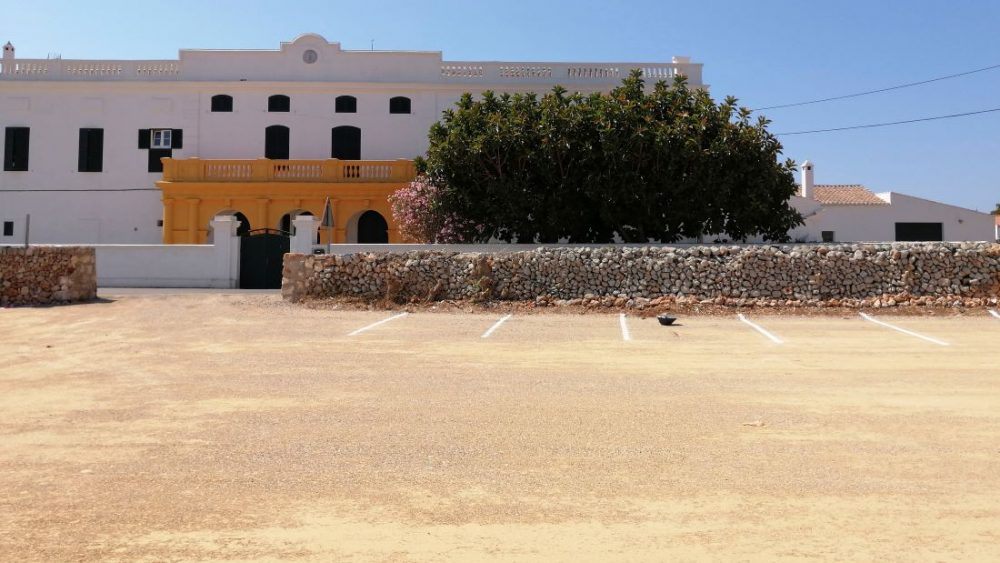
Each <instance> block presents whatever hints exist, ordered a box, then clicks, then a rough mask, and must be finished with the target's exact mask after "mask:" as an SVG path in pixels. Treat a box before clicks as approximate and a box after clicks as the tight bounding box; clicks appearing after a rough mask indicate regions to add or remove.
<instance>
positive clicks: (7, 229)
mask: <svg viewBox="0 0 1000 563" xmlns="http://www.w3.org/2000/svg"><path fill="white" fill-rule="evenodd" d="M3 236H5V237H12V236H14V222H13V221H4V222H3Z"/></svg>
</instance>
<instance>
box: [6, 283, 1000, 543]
mask: <svg viewBox="0 0 1000 563" xmlns="http://www.w3.org/2000/svg"><path fill="white" fill-rule="evenodd" d="M395 314H396V313H393V312H384V311H382V312H380V311H348V310H316V309H306V308H301V307H296V306H291V305H287V304H285V303H283V302H282V301H281V300H280V298H279V297H277V296H275V295H269V294H240V295H221V294H191V295H141V294H133V295H120V296H116V295H113V294H112V295H109V296H108V298H107V299H106V300H105V302H101V303H92V304H85V305H73V306H64V307H51V308H17V309H0V350H2V352H3V354H2V363H0V412H2V414H3V416H2V418H0V491H2V493H0V561H98V560H100V561H180V560H197V561H248V560H302V561H335V560H346V561H357V562H367V561H574V562H576V561H594V562H598V561H609V560H621V561H670V560H760V561H780V560H786V559H788V560H791V559H802V558H820V559H830V560H842V561H846V560H849V561H871V560H879V561H914V560H927V561H939V560H948V561H955V560H980V561H997V560H1000V382H998V379H1000V347H998V346H997V343H998V342H1000V318H996V317H993V316H991V315H989V314H988V312H986V311H974V312H967V313H966V314H965V315H964V316H956V317H944V318H922V317H891V316H886V315H885V314H877V315H876V316H875V317H873V318H874V320H877V321H881V322H884V323H888V325H889V326H886V325H882V324H876V323H875V322H871V321H869V320H865V319H862V318H860V317H859V316H856V315H850V316H845V317H832V318H822V317H821V318H797V317H786V316H766V317H763V316H762V317H755V316H754V315H753V314H752V313H748V314H747V317H746V321H747V322H743V321H741V320H740V319H738V318H737V317H736V315H735V313H734V314H733V315H732V316H731V317H691V318H682V319H681V321H680V323H681V326H677V327H670V328H666V327H661V326H659V325H658V324H656V321H655V320H653V319H638V318H630V317H625V318H624V319H622V318H620V317H619V316H618V315H617V314H614V315H603V314H602V315H596V314H595V315H586V316H583V315H559V314H542V315H519V314H515V315H514V316H513V317H511V318H509V319H507V320H506V321H505V322H503V323H501V324H499V325H498V324H497V322H498V321H499V320H500V319H501V317H502V315H501V314H499V313H498V314H495V315H494V314H487V313H476V314H462V313H432V312H426V311H418V312H414V313H412V314H409V315H406V316H399V317H396V318H393V319H392V320H390V321H388V322H384V323H382V324H378V325H374V326H373V324H374V323H376V322H378V321H382V320H385V319H388V318H389V317H392V316H394V315H395ZM751 323H752V324H751ZM753 325H756V328H755V327H754V326H753ZM491 328H493V331H492V332H491V333H490V335H489V336H488V337H487V338H484V337H483V334H484V333H485V332H487V331H488V330H489V329H491ZM365 329H367V330H365ZM758 329H760V330H758ZM900 329H901V330H900ZM359 330H360V332H359ZM905 331H909V332H905Z"/></svg>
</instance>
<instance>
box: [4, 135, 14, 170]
mask: <svg viewBox="0 0 1000 563" xmlns="http://www.w3.org/2000/svg"><path fill="white" fill-rule="evenodd" d="M3 137H4V138H3V169H4V170H13V169H14V165H15V163H14V129H13V128H11V127H8V128H6V129H5V130H4V135H3Z"/></svg>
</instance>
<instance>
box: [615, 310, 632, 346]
mask: <svg viewBox="0 0 1000 563" xmlns="http://www.w3.org/2000/svg"><path fill="white" fill-rule="evenodd" d="M618 324H619V325H620V326H621V327H622V340H624V341H626V342H628V341H629V340H632V333H631V332H629V330H628V321H627V320H625V313H622V314H620V315H618Z"/></svg>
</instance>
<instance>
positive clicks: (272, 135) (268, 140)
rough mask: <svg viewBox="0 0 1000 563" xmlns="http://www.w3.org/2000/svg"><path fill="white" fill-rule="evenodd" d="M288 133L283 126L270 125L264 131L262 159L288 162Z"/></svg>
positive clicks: (286, 128)
mask: <svg viewBox="0 0 1000 563" xmlns="http://www.w3.org/2000/svg"><path fill="white" fill-rule="evenodd" d="M289 133H290V131H289V129H288V127H285V126H284V125H272V126H270V127H267V128H265V129H264V158H271V159H279V160H288V144H289V143H288V141H289V137H290V135H289Z"/></svg>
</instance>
